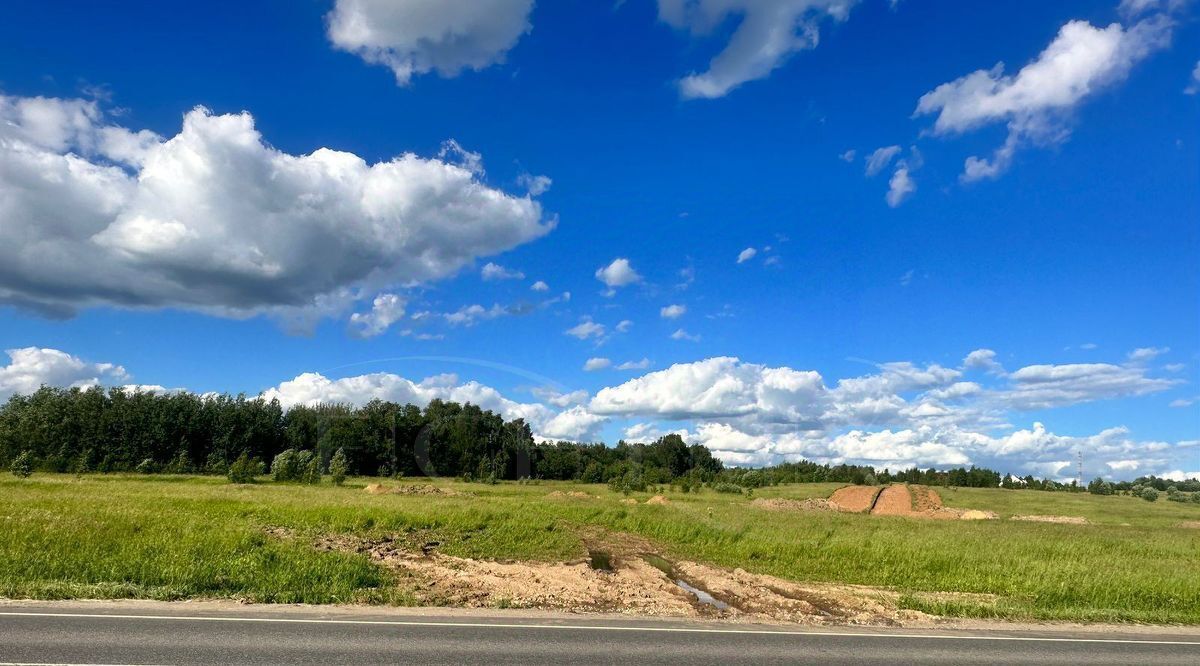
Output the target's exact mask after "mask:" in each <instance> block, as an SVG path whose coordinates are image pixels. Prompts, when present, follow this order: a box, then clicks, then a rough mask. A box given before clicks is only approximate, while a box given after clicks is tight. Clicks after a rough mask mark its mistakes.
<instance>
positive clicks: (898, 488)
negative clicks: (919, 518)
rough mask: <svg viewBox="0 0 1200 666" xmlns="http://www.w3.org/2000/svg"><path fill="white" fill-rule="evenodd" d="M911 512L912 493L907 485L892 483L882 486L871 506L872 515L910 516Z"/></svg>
mask: <svg viewBox="0 0 1200 666" xmlns="http://www.w3.org/2000/svg"><path fill="white" fill-rule="evenodd" d="M912 514H913V501H912V494H911V493H910V492H908V486H905V485H902V484H899V483H897V484H894V485H891V486H888V487H887V488H884V489H883V490H882V491H881V492H880V493H879V497H878V498H877V499H876V500H875V506H874V507H872V508H871V515H873V516H911V515H912Z"/></svg>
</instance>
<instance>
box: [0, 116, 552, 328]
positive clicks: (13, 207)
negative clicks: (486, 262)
mask: <svg viewBox="0 0 1200 666" xmlns="http://www.w3.org/2000/svg"><path fill="white" fill-rule="evenodd" d="M542 218H543V216H542V211H541V208H540V206H539V204H538V203H537V202H536V201H533V200H532V199H530V198H529V197H527V196H521V197H517V196H512V195H508V194H506V193H504V192H502V191H499V190H496V189H494V188H491V187H489V186H487V185H486V184H484V183H483V182H482V181H481V180H480V178H479V173H478V167H477V165H476V164H473V163H466V164H458V163H453V162H451V161H449V160H448V159H425V158H421V157H418V156H416V155H412V154H405V155H401V156H399V157H396V158H394V159H392V160H390V161H386V162H379V163H376V164H368V163H366V162H365V161H364V160H363V159H362V158H360V157H358V156H356V155H354V154H351V153H346V152H340V151H336V150H331V149H328V148H320V149H318V150H316V151H314V152H312V153H309V154H307V155H291V154H288V153H285V152H282V151H280V150H276V149H274V148H272V147H271V146H270V145H268V144H267V143H266V142H265V141H264V140H263V137H262V136H261V135H260V134H259V132H258V131H257V130H256V129H255V126H254V119H253V118H252V117H251V116H250V114H248V113H244V112H243V113H239V114H225V115H217V114H214V113H212V112H210V111H208V110H207V109H203V108H196V109H194V110H192V111H190V112H188V113H187V114H186V115H185V116H184V120H183V128H182V130H181V131H180V132H179V134H177V135H175V136H174V137H171V138H163V137H160V136H157V135H155V134H153V133H150V132H146V131H141V132H132V131H130V130H127V129H125V128H122V127H119V126H116V125H111V124H107V123H106V120H105V118H104V115H103V113H102V112H101V110H100V109H99V108H98V107H97V105H96V104H95V103H93V102H89V101H84V100H60V99H47V98H40V97H37V98H20V97H8V96H0V302H7V303H12V304H18V305H23V306H27V307H31V308H36V309H40V310H42V311H44V312H48V313H59V314H69V313H71V312H72V311H74V310H75V309H77V308H79V307H86V306H91V305H99V304H113V305H119V306H128V307H180V308H186V309H192V310H199V311H204V312H210V313H215V314H220V315H225V316H248V315H253V314H258V313H263V312H267V313H275V314H278V315H281V316H286V315H287V314H289V313H297V312H301V313H303V312H314V311H316V312H320V311H328V310H333V309H338V308H340V307H344V306H345V304H346V303H347V302H348V301H349V300H351V298H352V297H353V296H355V295H357V294H359V293H361V291H362V290H364V289H377V288H381V287H385V286H389V285H400V284H406V283H412V282H418V281H423V280H433V279H438V278H442V277H445V276H447V275H450V274H452V273H454V272H455V271H457V270H458V269H459V268H461V267H463V266H464V265H467V264H469V263H471V262H472V261H473V260H474V259H475V258H477V257H480V256H484V255H489V254H494V253H498V252H501V251H503V250H506V249H509V248H511V247H514V246H516V245H519V244H521V243H524V242H527V241H530V240H532V239H535V238H538V237H539V236H541V235H543V234H545V233H546V232H547V231H548V230H549V229H550V228H551V226H552V225H551V224H550V223H546V222H544V221H543V219H542Z"/></svg>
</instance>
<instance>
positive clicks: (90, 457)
mask: <svg viewBox="0 0 1200 666" xmlns="http://www.w3.org/2000/svg"><path fill="white" fill-rule="evenodd" d="M287 451H294V452H296V453H297V454H299V453H300V452H307V453H306V456H307V457H305V458H304V459H305V465H304V467H305V468H306V469H307V468H308V465H309V462H310V461H312V462H313V463H314V464H313V468H314V469H316V470H318V471H321V472H326V473H327V472H328V471H329V469H330V462H331V461H332V460H333V458H334V456H335V454H336V453H337V452H338V451H341V452H342V456H343V458H342V459H340V460H339V463H338V466H339V470H340V473H341V474H350V475H358V476H392V475H403V476H452V477H461V478H464V479H472V480H502V479H509V480H513V479H521V478H529V479H534V478H541V479H555V480H575V481H583V482H587V483H608V484H610V485H612V486H613V487H615V488H619V489H633V490H640V489H642V488H645V487H646V486H647V485H653V484H665V483H674V482H676V481H683V482H685V484H686V485H687V486H689V487H694V486H696V485H698V484H708V485H710V486H714V485H715V484H720V485H722V487H725V488H727V489H729V490H734V489H738V488H741V489H752V488H759V487H765V486H773V485H778V484H781V483H815V482H831V483H852V484H858V485H876V484H880V485H883V484H888V483H914V484H924V485H932V486H957V487H975V488H995V487H997V486H999V487H1004V488H1012V489H1037V490H1058V491H1082V490H1084V489H1083V488H1079V487H1078V486H1077V484H1075V483H1074V482H1071V483H1069V484H1063V483H1058V482H1055V481H1052V480H1045V479H1036V478H1034V477H1032V476H1026V477H1024V478H1017V477H1014V476H1010V475H1007V474H1006V475H1001V474H1000V473H998V472H996V471H994V470H991V469H987V468H983V467H970V468H965V467H958V468H953V469H946V470H938V469H933V468H929V469H919V468H916V467H913V468H909V469H906V470H901V471H897V472H892V471H889V470H882V471H878V470H876V469H875V468H874V467H872V466H869V465H847V464H839V465H827V464H820V463H815V462H810V461H806V460H801V461H798V462H787V463H782V464H779V465H774V466H771V467H762V468H757V469H744V468H731V469H729V468H725V467H724V465H723V464H722V463H721V461H720V460H718V459H717V458H716V457H714V456H713V454H712V452H711V451H710V450H709V449H708V448H706V447H704V446H703V445H700V444H691V445H688V444H687V443H686V442H685V441H684V440H683V438H681V437H680V436H679V435H674V434H672V435H667V436H664V437H661V438H659V439H657V440H656V441H654V442H651V443H648V444H642V443H629V442H624V441H621V442H618V443H617V445H616V446H612V447H610V446H607V445H605V444H603V443H591V444H588V443H577V442H567V441H559V442H542V443H537V442H535V441H534V438H533V433H532V431H531V430H530V428H529V426H528V424H526V423H525V422H524V421H523V420H521V419H514V420H505V419H504V418H503V417H501V416H500V415H498V414H496V413H495V412H492V411H488V410H484V409H481V408H480V407H479V406H477V405H472V404H469V403H468V404H459V403H456V402H448V401H442V400H433V401H432V402H430V403H429V404H428V405H427V406H426V407H424V408H420V407H417V406H415V405H411V404H408V405H401V404H397V403H394V402H386V401H382V400H373V401H371V402H369V403H367V404H366V405H364V406H362V407H359V408H354V407H351V406H349V405H337V404H327V405H317V406H311V407H310V406H304V405H297V406H294V407H292V408H290V409H287V410H285V409H283V407H282V406H281V405H280V404H279V402H278V401H275V400H270V401H267V400H263V399H262V398H247V397H246V396H244V395H237V396H231V395H218V396H212V395H205V396H200V395H196V394H193V393H186V392H180V393H153V392H145V391H131V390H126V389H122V388H112V389H107V390H106V389H103V388H100V387H92V388H87V389H80V388H54V387H43V388H41V389H40V390H38V391H36V392H34V393H33V394H31V395H14V396H12V397H11V398H10V399H9V400H8V401H7V402H5V403H4V404H3V405H2V406H0V467H2V468H5V469H7V468H10V467H12V465H13V463H14V462H16V461H17V460H18V458H20V466H21V467H22V469H25V468H28V469H29V470H30V471H32V470H33V469H39V470H43V471H49V472H75V473H85V472H130V471H139V472H146V473H153V472H174V473H209V474H225V473H227V472H228V471H229V470H230V467H231V466H233V465H235V463H237V462H238V461H239V459H242V461H243V462H242V465H241V467H240V468H239V473H240V474H242V475H243V476H252V475H253V473H254V472H255V471H256V470H257V471H260V472H266V471H267V470H268V469H269V467H268V463H271V462H273V461H274V460H275V458H276V457H277V456H279V455H280V454H281V453H284V452H287ZM284 459H285V460H287V459H290V458H288V456H285V457H284ZM311 473H312V470H309V475H310V476H311ZM1143 487H1147V488H1153V489H1157V490H1158V491H1161V492H1167V491H1168V490H1171V489H1172V488H1175V489H1177V490H1178V491H1180V492H1189V491H1190V492H1200V481H1197V480H1191V481H1183V482H1178V483H1176V482H1168V481H1166V480H1164V479H1159V478H1155V477H1145V478H1139V479H1135V480H1134V481H1132V482H1106V481H1103V480H1101V479H1097V480H1095V481H1093V482H1092V483H1091V484H1089V485H1088V487H1087V489H1088V490H1089V491H1091V492H1093V493H1097V494H1108V493H1112V492H1127V493H1128V492H1135V493H1136V492H1140V491H1141V490H1142V488H1143Z"/></svg>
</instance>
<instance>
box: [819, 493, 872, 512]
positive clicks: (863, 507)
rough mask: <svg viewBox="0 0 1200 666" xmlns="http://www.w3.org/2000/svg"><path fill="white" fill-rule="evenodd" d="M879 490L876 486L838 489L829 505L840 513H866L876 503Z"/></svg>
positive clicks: (830, 497) (830, 498)
mask: <svg viewBox="0 0 1200 666" xmlns="http://www.w3.org/2000/svg"><path fill="white" fill-rule="evenodd" d="M878 493H879V488H876V487H874V486H846V487H845V488H838V489H837V490H835V491H833V494H832V495H830V496H829V503H830V504H832V505H834V507H835V508H837V509H838V510H839V511H848V512H850V513H866V512H867V511H869V510H870V509H871V505H872V504H873V503H874V502H875V495H876V494H878Z"/></svg>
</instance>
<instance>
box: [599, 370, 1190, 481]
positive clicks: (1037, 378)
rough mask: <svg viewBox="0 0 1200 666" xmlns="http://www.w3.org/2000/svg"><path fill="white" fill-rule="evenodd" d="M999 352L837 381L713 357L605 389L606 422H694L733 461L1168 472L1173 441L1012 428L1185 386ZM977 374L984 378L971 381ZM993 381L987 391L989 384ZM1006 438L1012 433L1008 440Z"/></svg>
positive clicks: (652, 426) (648, 426)
mask: <svg viewBox="0 0 1200 666" xmlns="http://www.w3.org/2000/svg"><path fill="white" fill-rule="evenodd" d="M994 356H995V353H994V352H992V351H991V350H976V351H975V352H972V353H971V354H969V355H968V357H967V361H966V362H965V363H964V369H962V370H960V369H954V368H946V367H943V366H940V365H937V364H930V365H917V364H914V363H910V362H894V363H884V364H881V365H879V366H878V368H877V371H876V372H874V373H871V374H868V375H863V376H859V377H848V378H844V379H841V380H838V381H837V382H836V383H834V384H832V385H827V384H826V382H825V381H824V379H823V378H822V377H821V375H820V374H819V373H817V372H814V371H800V370H795V369H792V368H788V367H769V366H764V365H758V364H752V363H744V362H742V361H740V360H738V359H736V358H728V357H720V358H711V359H706V360H703V361H697V362H694V363H681V364H677V365H673V366H671V367H670V368H667V369H665V370H660V371H657V372H651V373H648V374H646V375H643V376H641V377H638V378H636V379H632V380H630V381H628V382H625V383H623V384H620V385H618V386H613V387H609V388H605V389H602V390H600V391H599V392H598V393H596V395H595V397H594V398H593V399H592V400H591V402H590V403H589V405H588V408H589V410H590V411H591V412H592V413H594V414H598V415H607V416H611V417H614V418H616V417H620V418H649V419H658V420H660V421H670V422H677V423H679V422H682V423H684V424H685V425H686V424H687V423H690V424H692V426H693V427H694V431H692V432H690V433H689V439H692V440H695V441H698V442H700V443H703V444H705V445H706V446H708V447H709V448H711V449H713V450H714V452H716V454H717V455H718V457H720V458H721V459H722V460H724V461H726V462H727V463H731V464H739V465H754V464H766V463H772V462H780V461H784V460H794V459H798V458H802V457H803V458H808V459H812V460H821V461H827V462H858V463H869V464H874V465H876V466H878V467H891V468H892V469H896V468H898V467H908V466H910V465H921V466H930V465H936V466H947V465H967V464H972V463H977V464H992V465H998V466H1005V468H1006V469H1009V470H1011V471H1014V472H1021V473H1037V472H1038V469H1041V468H1037V469H1035V468H1034V467H1030V466H1029V465H1033V464H1035V463H1036V464H1044V465H1049V464H1051V463H1054V462H1056V461H1059V460H1061V459H1064V457H1065V459H1066V460H1070V459H1071V458H1072V456H1073V455H1074V452H1075V451H1077V450H1081V449H1082V450H1085V451H1086V452H1087V455H1089V456H1093V458H1092V459H1091V463H1089V464H1090V467H1089V469H1093V468H1096V469H1098V471H1104V472H1108V471H1110V468H1104V467H1102V465H1101V463H1102V462H1103V461H1104V460H1108V459H1128V458H1129V457H1130V456H1131V455H1141V456H1149V458H1148V461H1149V462H1148V465H1149V467H1150V468H1153V467H1154V464H1155V460H1156V459H1157V460H1158V463H1162V464H1165V461H1166V460H1168V459H1171V456H1170V455H1167V454H1165V453H1164V450H1170V451H1174V452H1175V453H1174V454H1173V455H1176V456H1178V455H1179V454H1178V451H1179V449H1178V447H1177V446H1173V445H1170V444H1166V443H1162V442H1137V441H1135V440H1132V439H1130V438H1129V437H1128V432H1127V431H1125V430H1124V429H1121V428H1115V429H1110V430H1106V431H1104V432H1102V433H1100V434H1098V435H1093V436H1085V437H1068V436H1060V435H1055V434H1053V433H1049V432H1047V431H1046V429H1045V428H1044V427H1043V426H1042V425H1041V424H1035V425H1034V427H1033V428H1032V429H1026V430H1013V429H1012V426H1011V425H1009V423H1008V416H1009V415H1010V414H1012V413H1013V412H1022V411H1029V410H1037V409H1045V408H1052V407H1061V406H1066V405H1070V404H1077V403H1083V402H1090V401H1096V400H1107V399H1118V398H1124V397H1133V396H1139V395H1145V394H1148V393H1155V392H1160V391H1164V390H1167V389H1169V388H1171V387H1173V386H1175V385H1176V384H1177V383H1178V381H1176V380H1166V379H1159V378H1155V377H1152V376H1149V374H1148V373H1149V372H1150V370H1149V369H1148V368H1147V367H1145V366H1144V365H1139V364H1137V363H1134V362H1130V363H1128V364H1126V365H1115V364H1067V365H1031V366H1027V367H1024V368H1021V369H1019V370H1017V371H1015V372H1013V373H1011V374H1005V373H1004V372H1003V369H1002V368H1001V367H1000V366H999V364H998V363H996V362H995V360H994ZM964 372H978V373H979V374H980V375H981V376H979V377H978V380H979V381H965V380H964V379H965V378H964V376H963V375H964ZM985 381H986V383H987V385H985V384H984V383H982V382H985ZM668 430H669V428H668V427H665V426H662V425H659V424H656V423H655V422H653V421H652V422H643V423H639V424H638V425H637V426H635V427H633V428H630V430H629V431H628V433H629V434H632V435H634V436H637V437H639V438H644V437H647V436H649V435H648V433H661V432H666V431H668ZM998 431H1000V432H1003V431H1007V434H997V432H998Z"/></svg>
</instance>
